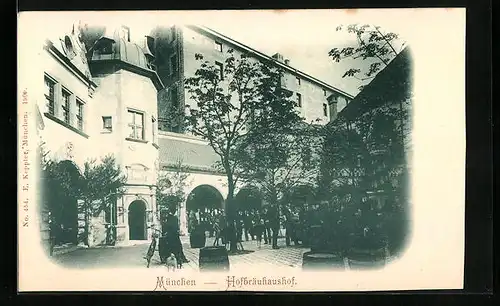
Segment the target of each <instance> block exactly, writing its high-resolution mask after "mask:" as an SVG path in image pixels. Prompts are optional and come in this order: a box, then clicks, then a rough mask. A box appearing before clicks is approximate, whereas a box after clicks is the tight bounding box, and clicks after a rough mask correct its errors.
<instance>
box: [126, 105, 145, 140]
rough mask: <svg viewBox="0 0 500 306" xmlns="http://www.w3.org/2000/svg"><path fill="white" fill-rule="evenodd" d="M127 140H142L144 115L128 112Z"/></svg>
mask: <svg viewBox="0 0 500 306" xmlns="http://www.w3.org/2000/svg"><path fill="white" fill-rule="evenodd" d="M128 127H129V135H128V137H129V138H132V139H142V140H144V114H143V113H140V112H137V111H132V110H129V111H128Z"/></svg>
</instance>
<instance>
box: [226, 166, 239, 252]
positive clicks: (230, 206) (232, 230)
mask: <svg viewBox="0 0 500 306" xmlns="http://www.w3.org/2000/svg"><path fill="white" fill-rule="evenodd" d="M229 170H230V169H229ZM226 172H227V173H228V176H227V189H228V192H227V198H226V217H227V223H228V224H227V231H226V232H227V234H228V235H229V237H227V238H228V241H229V252H231V253H235V252H237V251H238V237H237V235H236V227H235V221H236V207H235V203H234V190H235V187H236V186H235V184H234V179H233V176H232V175H231V174H230V173H231V172H230V171H226Z"/></svg>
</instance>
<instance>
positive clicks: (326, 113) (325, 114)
mask: <svg viewBox="0 0 500 306" xmlns="http://www.w3.org/2000/svg"><path fill="white" fill-rule="evenodd" d="M323 116H325V117H327V116H328V105H327V104H326V103H323Z"/></svg>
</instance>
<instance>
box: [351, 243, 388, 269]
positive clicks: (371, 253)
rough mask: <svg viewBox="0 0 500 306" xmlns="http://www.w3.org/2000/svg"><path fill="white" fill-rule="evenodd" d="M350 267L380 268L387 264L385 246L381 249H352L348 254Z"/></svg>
mask: <svg viewBox="0 0 500 306" xmlns="http://www.w3.org/2000/svg"><path fill="white" fill-rule="evenodd" d="M347 258H348V263H349V268H350V269H352V270H358V269H363V270H364V269H380V268H383V267H384V266H385V264H386V253H385V248H379V249H368V250H367V249H351V250H349V252H348V254H347Z"/></svg>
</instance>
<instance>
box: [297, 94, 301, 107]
mask: <svg viewBox="0 0 500 306" xmlns="http://www.w3.org/2000/svg"><path fill="white" fill-rule="evenodd" d="M297 106H298V107H302V95H301V94H299V93H297Z"/></svg>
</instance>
